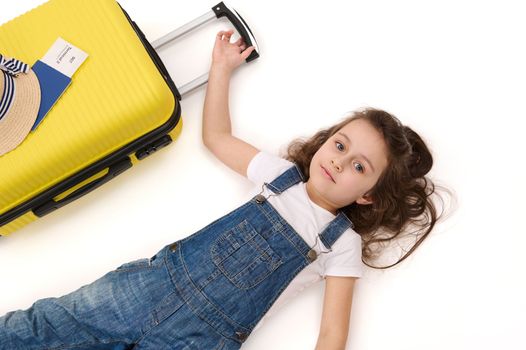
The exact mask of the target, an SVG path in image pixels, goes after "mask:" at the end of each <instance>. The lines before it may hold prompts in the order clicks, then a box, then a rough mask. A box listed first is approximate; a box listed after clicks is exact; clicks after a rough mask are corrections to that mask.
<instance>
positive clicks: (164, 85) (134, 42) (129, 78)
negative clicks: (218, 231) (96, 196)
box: [0, 0, 259, 236]
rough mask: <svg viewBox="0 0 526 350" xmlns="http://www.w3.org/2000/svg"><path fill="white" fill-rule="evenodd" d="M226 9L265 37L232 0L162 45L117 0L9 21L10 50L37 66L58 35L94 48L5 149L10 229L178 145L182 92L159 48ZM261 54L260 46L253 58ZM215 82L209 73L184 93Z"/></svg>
mask: <svg viewBox="0 0 526 350" xmlns="http://www.w3.org/2000/svg"><path fill="white" fill-rule="evenodd" d="M223 16H225V17H227V18H228V19H229V20H230V21H231V22H232V24H233V25H234V26H235V27H236V29H237V30H238V32H239V33H240V35H241V36H243V38H244V39H245V41H246V42H247V44H248V45H256V42H255V39H254V37H253V35H252V33H251V32H250V29H249V28H248V26H247V25H246V23H245V22H244V21H243V19H242V18H241V17H240V16H239V14H238V13H237V12H235V11H233V10H231V9H230V8H228V6H226V5H225V4H224V3H219V4H218V5H216V6H214V7H213V8H212V10H211V11H209V12H208V13H207V14H206V15H203V16H201V17H199V18H198V19H197V20H195V21H192V22H190V23H188V24H187V25H185V26H183V27H180V28H179V29H177V30H175V31H174V32H172V33H170V34H168V35H166V36H165V37H163V38H161V39H159V40H157V41H156V42H153V43H152V44H150V43H149V42H148V41H147V40H146V38H145V36H144V35H143V34H142V32H141V31H140V29H139V28H138V27H137V25H136V24H135V23H134V22H133V21H132V20H131V19H130V18H129V16H128V15H127V13H126V12H125V11H124V10H123V9H122V8H121V7H120V6H119V4H118V3H117V2H115V1H114V0H51V1H49V2H47V3H45V4H43V5H41V6H39V7H37V8H35V9H33V10H31V11H29V12H27V13H25V14H23V15H21V16H19V17H17V18H15V19H13V20H11V21H9V22H7V23H5V24H3V25H2V26H1V27H0V53H1V54H3V55H5V56H9V57H14V58H17V59H19V60H21V61H24V62H26V63H28V64H29V65H32V64H33V63H34V62H35V61H36V60H39V59H40V58H41V57H42V56H43V55H44V54H45V53H46V51H47V50H48V49H49V47H50V46H51V45H52V44H53V43H54V42H55V40H56V39H57V38H58V37H61V38H63V39H65V40H66V41H68V42H71V43H72V44H73V45H75V46H76V47H79V48H80V49H82V50H83V51H85V52H87V53H88V55H89V56H88V58H87V60H86V61H85V62H84V63H83V64H82V65H81V66H80V68H79V69H78V71H76V73H75V74H74V75H73V79H72V84H71V85H70V86H69V87H68V89H67V90H66V91H65V92H64V94H63V95H62V96H61V97H60V99H59V100H58V101H57V103H56V104H55V105H54V107H53V108H52V109H51V110H50V112H49V113H48V114H47V115H46V117H45V119H44V120H43V121H42V123H41V124H40V125H39V126H38V127H37V128H36V129H35V130H34V131H33V132H31V133H30V134H29V135H28V136H27V138H26V139H25V140H24V141H23V142H22V143H21V144H20V145H19V146H18V147H17V148H16V149H15V150H13V151H11V152H9V153H6V154H4V155H2V156H0V235H4V236H5V235H8V234H10V233H12V232H14V231H15V230H17V229H19V228H21V227H22V226H24V225H26V224H28V223H30V222H32V221H34V220H36V219H37V218H39V217H42V216H44V215H46V214H48V213H50V212H52V211H54V210H55V209H57V208H60V207H61V206H63V205H65V204H67V203H69V202H71V201H73V200H75V199H77V198H79V197H81V196H83V195H85V194H86V193H89V192H90V191H92V190H93V189H95V188H97V187H99V186H100V185H102V184H104V183H106V182H107V181H109V180H111V179H112V178H113V177H115V176H117V175H118V174H120V173H122V172H123V171H125V170H127V169H129V168H130V167H131V166H132V165H133V164H135V163H136V162H137V161H139V160H141V159H143V158H145V157H147V156H149V155H150V154H152V153H154V152H155V151H157V150H158V149H160V148H162V147H164V146H166V145H168V144H170V143H171V141H172V139H175V138H176V137H177V136H178V135H179V133H180V132H181V127H182V122H181V118H180V116H181V107H180V104H179V101H180V99H181V94H180V93H179V91H178V89H177V88H176V86H175V84H174V83H173V82H172V80H171V78H170V76H169V74H168V72H167V71H166V69H165V67H164V65H163V63H162V61H161V60H160V59H159V57H158V56H157V54H156V52H155V49H154V47H160V46H162V45H164V44H165V43H166V42H168V41H170V40H173V39H175V38H177V37H179V36H181V35H183V34H185V33H186V32H188V31H189V30H192V29H194V28H196V27H198V26H199V25H201V24H204V23H206V22H208V21H209V20H210V19H212V18H214V17H217V18H219V17H223ZM152 45H153V47H152ZM258 56H259V55H258V53H257V50H256V51H254V52H253V55H251V56H250V57H249V58H248V59H247V61H251V60H253V59H255V58H257V57H258ZM206 81H207V74H205V75H203V76H201V77H199V78H197V79H196V80H194V81H192V82H190V83H189V84H187V85H185V86H184V87H181V89H180V92H181V93H182V94H184V93H186V92H189V91H191V90H193V89H195V88H197V87H199V86H201V85H202V84H204V83H206ZM183 90H184V91H183Z"/></svg>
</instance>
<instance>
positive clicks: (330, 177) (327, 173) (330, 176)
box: [321, 166, 336, 183]
mask: <svg viewBox="0 0 526 350" xmlns="http://www.w3.org/2000/svg"><path fill="white" fill-rule="evenodd" d="M321 169H322V171H323V175H325V177H327V178H329V179H330V180H331V181H332V182H334V183H336V181H334V179H333V177H332V175H331V173H329V171H328V170H327V169H325V168H324V167H323V166H322V167H321Z"/></svg>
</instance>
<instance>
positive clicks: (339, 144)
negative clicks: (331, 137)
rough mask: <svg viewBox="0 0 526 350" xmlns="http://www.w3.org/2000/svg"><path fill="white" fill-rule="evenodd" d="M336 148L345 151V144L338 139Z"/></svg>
mask: <svg viewBox="0 0 526 350" xmlns="http://www.w3.org/2000/svg"><path fill="white" fill-rule="evenodd" d="M336 148H337V149H338V151H343V150H344V149H345V146H344V145H343V144H342V143H341V142H338V141H336Z"/></svg>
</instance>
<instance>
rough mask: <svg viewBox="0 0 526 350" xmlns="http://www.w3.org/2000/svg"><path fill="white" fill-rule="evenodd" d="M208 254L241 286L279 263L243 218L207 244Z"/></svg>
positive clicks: (255, 281)
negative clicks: (211, 242) (210, 244)
mask: <svg viewBox="0 0 526 350" xmlns="http://www.w3.org/2000/svg"><path fill="white" fill-rule="evenodd" d="M210 255H211V258H212V261H213V262H214V264H215V265H216V266H217V267H218V268H219V269H220V270H221V272H223V274H224V275H225V276H226V277H227V278H228V279H229V280H230V281H231V282H232V283H233V284H234V285H236V286H237V287H238V288H241V289H249V288H252V287H254V286H255V285H257V284H258V283H260V282H261V281H263V280H264V279H265V278H266V277H267V276H269V275H270V274H271V273H272V271H274V270H275V269H277V268H278V266H280V265H281V263H282V261H281V258H280V256H279V255H278V254H277V253H276V252H274V251H273V250H272V248H271V247H270V245H269V244H268V242H267V241H266V240H265V239H264V238H263V237H262V236H261V235H260V234H259V233H258V232H257V231H256V230H255V229H254V228H253V227H252V226H251V225H250V224H249V223H248V222H247V221H246V220H243V221H242V222H241V223H239V224H238V225H237V226H235V227H234V228H232V229H231V230H229V231H226V232H224V233H223V234H221V236H219V237H218V238H217V239H216V241H215V242H214V243H213V244H212V246H211V247H210Z"/></svg>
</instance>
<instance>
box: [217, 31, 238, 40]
mask: <svg viewBox="0 0 526 350" xmlns="http://www.w3.org/2000/svg"><path fill="white" fill-rule="evenodd" d="M232 34H234V30H232V29H230V30H226V31H225V30H222V31H220V32H219V33H217V36H216V38H217V39H219V40H226V41H230V37H231V36H232Z"/></svg>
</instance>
